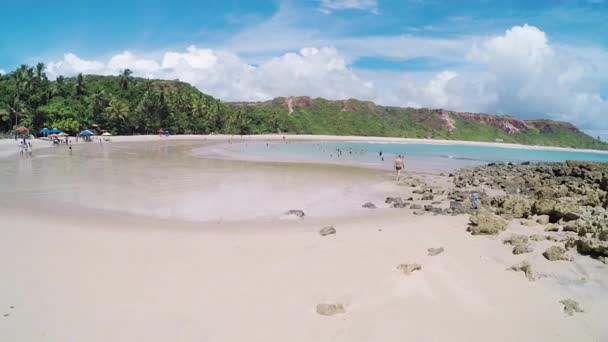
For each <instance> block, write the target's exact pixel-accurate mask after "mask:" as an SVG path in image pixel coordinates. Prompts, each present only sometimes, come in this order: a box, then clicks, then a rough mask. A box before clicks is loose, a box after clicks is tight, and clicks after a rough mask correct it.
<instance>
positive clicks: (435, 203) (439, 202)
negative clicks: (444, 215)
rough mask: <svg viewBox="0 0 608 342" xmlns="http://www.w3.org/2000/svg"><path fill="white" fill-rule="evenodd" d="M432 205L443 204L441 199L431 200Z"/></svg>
mask: <svg viewBox="0 0 608 342" xmlns="http://www.w3.org/2000/svg"><path fill="white" fill-rule="evenodd" d="M431 204H432V205H439V204H441V201H435V202H431Z"/></svg>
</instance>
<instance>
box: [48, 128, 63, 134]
mask: <svg viewBox="0 0 608 342" xmlns="http://www.w3.org/2000/svg"><path fill="white" fill-rule="evenodd" d="M49 133H51V134H56V133H61V130H60V129H58V128H53V129H52V130H50V131H49Z"/></svg>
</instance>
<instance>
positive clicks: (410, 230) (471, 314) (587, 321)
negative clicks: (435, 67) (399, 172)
mask: <svg viewBox="0 0 608 342" xmlns="http://www.w3.org/2000/svg"><path fill="white" fill-rule="evenodd" d="M193 138H194V139H198V140H212V141H216V140H217V141H222V140H223V139H224V140H225V139H226V138H227V137H226V136H205V137H201V136H198V137H188V136H172V137H170V138H168V139H170V140H171V141H187V140H192V139H193ZM287 138H288V139H306V140H309V138H308V137H303V136H293V137H291V136H287ZM159 139H167V138H159V137H158V136H138V137H113V138H112V142H129V141H140V142H152V141H158V140H159ZM243 139H262V140H272V139H275V140H276V139H282V135H281V136H276V135H272V136H252V137H244V138H243ZM314 139H316V140H319V141H325V140H331V139H343V140H345V141H350V140H355V139H354V137H333V138H332V137H314ZM357 139H365V140H366V141H367V140H369V139H370V138H357ZM371 140H375V139H374V138H371ZM384 141H392V140H384ZM395 141H401V140H395ZM450 143H452V142H450ZM11 144H12V145H11ZM11 144H9V143H6V142H2V146H6V147H4V149H6V150H7V151H8V146H9V145H10V147H11V148H14V147H15V146H14V140H13V141H12V142H11ZM43 144H45V143H40V145H38V143H37V145H36V148H39V147H38V146H40V147H42V146H43ZM142 146H146V144H143V145H142ZM15 150H16V148H15ZM150 150H151V152H150V153H151V154H150V155H151V156H152V157H154V158H157V159H155V161H158V160H162V161H163V163H165V164H160V166H159V169H158V170H157V169H154V167H150V168H149V169H148V170H143V171H145V172H146V176H149V175H148V173H154V172H156V173H154V176H155V177H157V175H158V174H162V172H164V171H163V170H164V169H163V168H164V167H165V165H168V166H171V165H174V169H173V170H174V171H170V170H169V172H168V174H169V175H171V172H174V173H175V177H177V182H178V183H175V184H181V183H180V182H183V184H182V185H181V186H182V188H179V190H180V191H186V189H188V188H189V187H190V188H192V187H193V185H196V184H199V180H198V178H196V177H195V176H193V175H192V174H190V173H184V172H183V170H184V169H186V168H187V167H191V166H192V165H195V166H198V165H199V164H192V165H191V164H185V163H184V162H183V161H182V159H175V160H173V159H171V158H169V157H170V156H171V154H169V157H167V156H166V155H164V154H156V153H157V150H158V149H157V148H156V147H155V146H152V147H151V148H150ZM35 152H36V149H35ZM77 152H78V153H80V152H79V151H77ZM127 152H129V153H130V151H127ZM161 152H162V151H160V152H158V153H161ZM104 157H105V158H106V159H103V158H100V157H97V155H93V154H91V155H87V158H88V159H83V160H84V163H97V164H95V169H99V170H100V172H99V174H98V175H97V174H96V175H94V177H93V178H92V179H89V178H77V179H78V181H79V182H80V183H77V184H78V185H77V187H78V189H72V188H70V187H69V184H67V185H66V184H64V183H65V178H61V177H60V176H61V175H62V174H64V173H66V172H67V173H68V174H69V175H77V174H78V172H76V171H74V170H73V169H69V168H68V167H72V168H73V167H74V165H71V164H69V165H67V163H64V162H62V161H61V160H60V161H57V162H56V164H52V165H54V166H53V169H50V170H48V176H49V180H44V182H43V183H41V184H42V186H45V187H44V191H43V192H44V194H48V193H52V192H53V191H55V192H56V195H57V196H58V197H61V196H66V195H65V193H66V192H71V191H73V192H78V191H79V190H80V189H86V191H87V192H93V191H94V190H93V189H94V188H95V187H98V188H100V187H104V188H106V187H108V188H110V189H111V190H112V191H113V192H116V198H115V199H112V198H108V199H107V200H106V201H105V202H101V203H102V204H103V203H107V202H108V201H110V202H111V201H116V203H118V204H115V203H107V206H105V207H103V208H100V207H98V206H96V205H97V204H98V203H97V202H95V201H94V199H92V198H91V197H94V196H95V194H94V193H92V194H90V195H89V196H86V195H82V196H81V197H66V198H68V199H70V201H72V199H73V198H75V199H76V200H77V201H76V202H66V203H69V205H61V206H53V205H51V204H49V205H48V206H47V205H46V204H45V205H42V204H41V203H45V202H43V201H45V198H43V197H44V196H42V195H41V194H40V193H36V192H35V190H36V189H35V188H33V187H31V186H30V185H28V184H26V183H25V181H23V180H24V179H26V180H27V177H28V175H30V174H31V173H32V172H41V171H40V168H42V167H43V166H44V165H51V164H50V160H51V158H47V159H48V160H47V161H44V163H43V162H42V161H39V160H36V159H34V162H33V164H28V163H29V162H28V163H24V164H23V165H19V168H17V169H16V170H20V172H23V173H22V174H20V175H19V176H18V177H16V178H11V179H16V181H17V182H21V181H23V184H21V183H18V184H12V185H11V186H7V188H8V189H9V190H7V192H6V193H5V194H4V196H3V197H2V198H0V215H1V217H2V224H0V236H1V238H0V274H1V275H2V278H1V279H2V281H1V282H0V340H2V341H3V340H6V341H104V342H105V341H446V340H447V341H488V340H492V341H545V340H551V341H603V340H606V339H607V338H608V328H607V327H606V325H605V322H604V316H605V312H607V310H608V296H607V295H606V293H607V292H606V288H607V286H608V272H607V269H606V265H602V264H600V263H599V262H597V261H595V260H591V259H589V258H586V257H578V256H577V257H576V258H575V260H574V262H562V261H557V262H548V261H546V260H543V259H542V256H540V255H539V253H540V251H541V249H538V252H535V253H533V254H532V255H528V256H525V257H524V256H521V255H512V254H511V249H510V247H509V246H504V245H502V244H501V243H500V239H501V238H504V237H505V236H507V235H508V234H509V232H504V233H502V234H501V236H499V237H484V236H471V235H470V234H468V233H466V232H465V228H466V223H467V222H468V221H467V217H466V216H465V215H461V216H431V215H423V216H416V215H413V213H412V211H409V210H401V209H392V208H388V206H387V205H385V204H384V203H383V202H382V198H383V196H384V195H386V196H388V195H400V196H404V197H406V196H410V195H411V191H412V188H409V187H403V186H398V185H395V184H394V182H391V181H390V179H391V177H392V174H390V172H388V171H374V172H376V173H377V176H375V177H377V179H376V178H373V182H371V183H369V184H368V183H366V182H361V183H356V184H354V185H353V186H352V187H342V185H340V184H342V183H338V182H337V181H336V184H337V185H335V186H336V187H335V188H331V187H330V189H335V191H334V192H331V196H325V197H322V198H319V199H318V202H319V203H317V204H316V205H310V204H309V205H310V206H309V207H306V205H307V203H310V199H311V198H313V197H308V195H302V198H301V199H298V198H297V197H296V198H295V199H294V201H293V202H289V203H283V204H284V209H282V210H279V209H277V208H279V207H276V208H275V207H274V206H275V205H278V204H280V202H281V201H282V200H280V201H275V202H272V201H271V198H272V194H273V193H277V194H280V193H284V194H288V192H286V190H283V189H282V187H286V186H287V187H291V186H292V184H296V183H291V182H294V181H298V180H300V179H305V178H303V177H304V176H303V174H310V175H311V176H310V180H308V181H307V182H306V183H305V184H304V185H303V187H302V188H301V189H300V188H295V189H293V191H301V192H302V193H303V194H304V193H305V192H304V187H306V188H307V189H309V190H310V191H312V192H311V193H314V191H317V188H316V187H320V186H323V187H326V186H329V185H327V184H329V183H325V182H324V180H323V177H321V176H316V174H317V173H319V174H320V175H323V174H324V175H327V176H326V177H327V178H329V179H336V180H337V179H338V178H340V172H342V171H339V170H338V171H331V170H330V171H327V170H316V169H315V170H316V171H314V172H313V171H311V170H312V169H310V167H311V166H305V167H303V168H302V169H300V168H298V167H296V166H294V167H293V168H288V167H283V168H282V169H281V170H283V171H282V172H283V173H284V175H283V177H282V178H281V177H279V176H278V175H277V174H273V173H268V177H270V179H271V180H279V179H280V180H281V182H280V183H275V187H276V188H275V189H272V187H271V188H270V189H267V188H261V189H259V190H258V191H259V193H253V196H251V197H247V198H246V199H245V200H244V202H238V201H237V200H235V201H236V202H235V203H239V204H238V205H240V206H243V210H245V208H244V206H245V205H247V206H249V207H255V206H262V205H264V202H265V201H266V200H267V201H268V203H269V204H268V205H270V208H271V209H272V210H275V211H276V215H275V216H268V217H265V218H264V219H243V220H237V221H234V222H231V221H222V222H216V221H213V222H196V221H190V222H189V220H187V219H182V216H178V217H172V216H168V217H163V218H159V217H156V216H154V215H145V214H144V212H141V213H133V212H129V211H128V210H125V211H121V210H118V209H120V208H117V207H121V206H132V205H135V204H134V203H132V202H137V201H139V202H141V201H143V200H142V198H143V197H146V198H147V197H151V196H154V194H148V193H145V194H139V196H142V197H138V195H137V194H138V192H135V191H132V190H129V189H140V188H137V186H139V185H138V184H131V183H134V182H136V180H137V178H135V176H134V178H133V179H127V180H126V181H125V183H117V182H118V180H116V179H115V178H113V176H111V175H109V174H106V173H103V172H101V171H103V170H105V169H106V168H108V167H109V165H113V167H114V169H112V170H120V168H121V167H122V168H124V170H125V174H127V171H129V172H133V171H134V170H133V168H137V167H140V166H142V165H143V166H144V167H147V166H146V165H147V164H145V162H146V161H145V160H143V161H139V162H141V163H144V164H134V163H135V162H134V161H132V160H130V159H112V156H105V155H104ZM121 158H122V157H121ZM142 158H143V157H142ZM9 160H11V159H9V158H5V159H0V163H6V162H9ZM13 161H14V159H13ZM45 163H46V164H45ZM32 165H33V166H32ZM247 165H249V164H247ZM62 166H65V168H64V169H62V168H61V167H62ZM276 167H282V166H276ZM313 167H314V166H313ZM7 170H12V169H10V168H9V169H7ZM180 170H181V171H180ZM222 170H223V169H222ZM246 170H251V171H247V172H246V173H249V172H251V173H255V172H258V171H259V170H266V169H264V166H253V165H252V166H247V168H246ZM43 171H44V170H43ZM77 171H78V170H77ZM203 171H204V170H203V169H201V170H200V172H203ZM237 171H240V170H237ZM11 172H12V171H11ZM70 172H71V173H70ZM225 172H226V173H224V174H220V173H218V174H217V175H216V174H215V173H214V176H216V177H229V176H230V175H231V174H230V173H229V171H225ZM243 172H245V171H243ZM365 172H371V171H365ZM136 175H137V174H136ZM142 177H143V174H142ZM352 177H353V178H345V179H346V180H344V182H349V181H350V179H353V180H357V182H359V179H361V178H359V177H360V175H358V174H354V175H352ZM365 177H367V176H365ZM420 177H423V178H425V179H426V181H427V183H429V184H437V185H441V186H447V184H448V181H449V180H448V179H447V178H446V177H439V176H435V175H420ZM57 179H59V180H61V181H62V182H63V183H62V182H57V183H58V184H55V183H54V182H53V180H57ZM158 179H159V182H163V179H162V178H158ZM0 181H1V180H0ZM218 182H219V180H218ZM251 182H259V179H257V178H252V179H251ZM256 184H259V183H256ZM3 185H7V184H3ZM37 186H38V185H37ZM151 186H154V184H152V185H151ZM10 189H27V191H24V193H25V194H21V193H17V192H15V191H13V190H10ZM206 189H209V188H203V187H202V185H201V189H200V190H198V189H192V191H193V193H196V192H201V193H204V192H205V191H209V190H206ZM106 190H107V189H106ZM161 190H162V191H161ZM318 190H320V189H318ZM138 191H139V190H138ZM165 191H166V192H165ZM100 192H101V191H100ZM184 193H185V192H184ZM157 195H158V196H161V195H162V196H170V195H171V194H170V192H169V191H168V190H166V189H164V188H162V189H160V190H159V191H158V194H157ZM311 196H312V195H311ZM332 196H336V197H332ZM366 196H368V197H366ZM119 197H122V198H119ZM169 198H171V197H169ZM340 198H343V200H340ZM365 198H369V200H371V201H373V202H374V203H376V204H377V205H378V207H379V208H378V209H375V210H369V209H363V208H361V204H362V203H361V202H363V200H364V199H365ZM15 199H18V200H15ZM144 199H145V198H144ZM80 200H82V201H83V202H84V201H87V202H89V201H91V202H92V203H93V204H95V205H91V206H86V205H84V204H79V203H78V201H80ZM151 200H157V199H151ZM177 200H178V201H179V198H178V199H177ZM222 200H223V199H221V198H218V199H217V200H216V201H218V202H221V201H222ZM298 200H299V202H298ZM172 201H173V199H171V201H169V202H153V203H163V205H167V203H172ZM185 201H188V202H189V203H188V206H187V208H188V210H189V211H196V210H197V208H199V210H200V211H204V208H205V207H207V206H209V205H208V204H206V203H207V202H205V201H203V200H199V199H197V200H194V199H192V200H190V198H186V199H185ZM139 202H138V203H139ZM190 202H192V203H190ZM241 203H245V204H241ZM247 203H249V204H247ZM277 203H278V204H277ZM178 204H179V203H178ZM298 205H301V206H302V207H297V206H298ZM443 205H445V203H444V204H443ZM182 207H183V206H181V205H178V206H176V208H182ZM154 208H155V207H154V206H152V207H151V208H148V207H145V208H144V209H145V210H154ZM218 208H219V207H218ZM302 208H304V209H306V211H307V214H308V215H307V216H305V217H304V218H303V219H299V218H295V217H285V216H284V215H283V211H284V210H288V209H302ZM321 209H324V210H321ZM218 210H219V209H218ZM332 210H333V213H332ZM328 212H329V213H328ZM330 225H331V226H333V227H335V229H336V230H337V233H336V234H334V235H328V236H321V235H319V233H318V230H319V229H321V228H323V227H325V226H330ZM522 229H525V230H526V231H527V232H528V233H542V232H543V230H542V227H540V226H539V227H521V226H519V225H516V224H513V225H512V227H511V228H510V231H514V232H519V233H521V230H522ZM431 247H444V248H445V252H444V253H442V254H440V255H437V256H429V255H427V248H431ZM524 258H531V260H532V261H533V262H534V263H535V265H536V266H537V267H538V270H539V272H540V273H541V275H542V276H543V277H542V278H541V279H540V280H538V281H536V282H530V281H528V280H527V279H526V278H525V276H524V275H523V273H521V272H513V271H507V270H506V268H507V267H508V266H510V265H512V264H514V263H516V262H519V261H521V260H523V259H524ZM401 263H419V264H421V265H422V270H420V271H417V272H414V273H412V274H410V275H405V274H403V273H402V272H400V271H398V270H397V265H399V264H401ZM565 298H576V299H577V300H578V301H579V302H580V303H581V305H582V306H583V307H584V309H585V311H586V312H585V313H580V314H576V315H574V316H567V315H565V314H564V313H563V311H562V306H561V304H560V303H559V301H560V300H562V299H565ZM320 303H341V304H343V305H344V306H345V313H342V314H337V315H334V316H321V315H319V314H317V312H316V311H315V306H316V305H317V304H320Z"/></svg>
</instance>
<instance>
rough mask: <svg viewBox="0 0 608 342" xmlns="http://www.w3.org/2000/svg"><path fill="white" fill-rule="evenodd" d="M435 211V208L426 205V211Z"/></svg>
mask: <svg viewBox="0 0 608 342" xmlns="http://www.w3.org/2000/svg"><path fill="white" fill-rule="evenodd" d="M432 210H433V206H432V205H430V204H426V205H424V211H432Z"/></svg>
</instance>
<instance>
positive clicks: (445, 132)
mask: <svg viewBox="0 0 608 342" xmlns="http://www.w3.org/2000/svg"><path fill="white" fill-rule="evenodd" d="M44 70H45V68H44V65H43V64H41V63H39V64H38V65H36V66H35V67H29V66H26V65H23V66H21V67H19V68H18V69H16V70H15V71H13V72H10V73H8V74H6V75H0V132H5V133H8V132H12V131H13V129H14V128H16V127H18V126H27V127H30V128H31V129H32V131H38V130H39V129H41V128H43V127H47V128H59V129H61V130H63V131H66V132H68V133H71V134H74V133H77V132H79V131H80V130H83V129H86V128H91V127H93V125H97V126H98V127H99V128H100V129H107V130H109V131H110V132H112V133H113V134H152V133H155V132H157V131H158V130H159V129H161V128H162V129H164V130H169V131H171V132H172V133H174V134H209V133H227V134H260V133H298V134H329V135H360V136H391V137H412V138H435V139H454V140H475V141H504V142H511V143H522V144H535V145H547V146H549V145H552V146H564V147H576V148H592V149H603V150H608V144H606V143H603V142H600V141H598V140H596V139H594V138H592V137H590V136H588V135H586V134H584V133H582V132H581V131H579V130H578V129H576V128H575V127H574V126H572V125H570V124H567V123H559V122H553V121H547V120H538V121H526V122H522V121H521V120H517V119H514V118H509V117H498V116H488V115H482V116H479V118H478V117H476V116H475V117H473V119H470V118H468V117H466V116H461V115H460V114H458V113H453V112H450V113H449V114H444V115H443V116H442V115H441V114H440V111H438V110H430V109H414V108H397V107H383V106H378V105H375V104H374V103H371V102H364V101H357V100H345V101H333V100H325V99H320V98H319V99H310V98H307V97H297V98H276V99H274V100H271V101H267V102H259V103H226V102H222V101H220V100H218V99H215V98H213V97H211V96H208V95H205V94H203V93H201V92H200V91H198V90H197V89H196V88H194V87H193V86H191V85H189V84H187V83H183V82H179V81H163V80H151V79H144V78H134V77H132V76H131V72H130V71H129V70H128V69H127V70H125V71H123V72H122V73H121V74H120V75H117V76H97V75H78V76H77V77H72V78H64V77H59V78H57V79H56V80H54V81H51V80H49V79H48V78H47V77H46V75H45V72H44ZM478 119H479V121H477V120H478ZM482 119H483V120H482ZM484 120H485V121H484ZM509 121H517V122H515V123H516V124H519V125H524V126H525V127H523V128H521V129H519V130H518V131H517V132H515V133H513V132H510V133H507V131H506V130H505V129H503V127H502V126H501V125H503V124H504V123H508V122H509Z"/></svg>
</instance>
